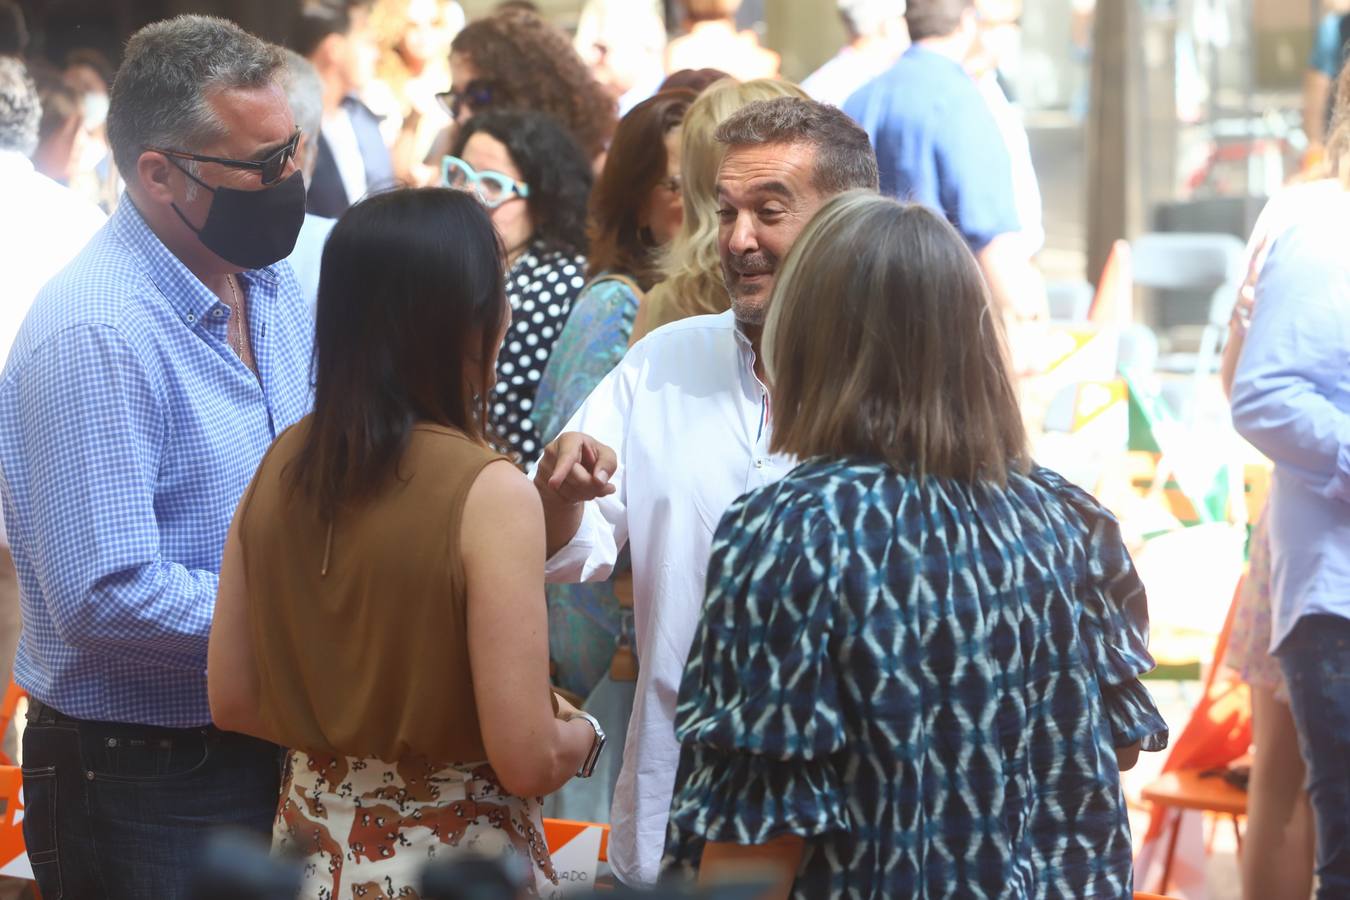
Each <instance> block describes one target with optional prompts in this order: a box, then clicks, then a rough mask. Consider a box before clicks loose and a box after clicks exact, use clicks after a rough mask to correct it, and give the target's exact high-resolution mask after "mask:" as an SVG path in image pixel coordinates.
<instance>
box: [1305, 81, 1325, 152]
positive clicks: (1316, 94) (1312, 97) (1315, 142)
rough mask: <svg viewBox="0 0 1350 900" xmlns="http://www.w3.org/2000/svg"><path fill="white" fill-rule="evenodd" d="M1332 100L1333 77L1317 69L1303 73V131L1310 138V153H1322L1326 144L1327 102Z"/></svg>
mask: <svg viewBox="0 0 1350 900" xmlns="http://www.w3.org/2000/svg"><path fill="white" fill-rule="evenodd" d="M1330 100H1331V78H1329V77H1328V76H1327V75H1326V74H1325V73H1323V72H1320V71H1318V70H1317V69H1308V70H1307V71H1306V72H1305V73H1304V74H1303V133H1304V135H1306V136H1307V138H1308V151H1307V152H1308V155H1309V156H1310V157H1311V156H1313V155H1314V154H1315V153H1316V154H1320V152H1321V150H1322V148H1323V147H1324V146H1325V144H1326V116H1327V103H1328V102H1330Z"/></svg>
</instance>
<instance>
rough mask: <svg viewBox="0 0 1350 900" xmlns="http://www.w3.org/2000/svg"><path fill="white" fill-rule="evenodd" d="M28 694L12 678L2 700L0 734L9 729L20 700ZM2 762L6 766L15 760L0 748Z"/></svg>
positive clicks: (0, 705)
mask: <svg viewBox="0 0 1350 900" xmlns="http://www.w3.org/2000/svg"><path fill="white" fill-rule="evenodd" d="M27 696H28V695H27V694H26V693H25V692H24V689H23V688H21V687H19V686H18V685H17V684H15V683H14V679H12V678H11V679H10V682H9V687H8V688H7V689H6V690H5V698H4V700H0V736H3V735H4V734H5V733H6V732H7V731H9V723H10V722H13V721H14V715H15V713H17V712H18V711H19V701H20V700H22V699H23V698H24V697H27ZM0 763H3V764H4V765H6V766H12V765H14V760H12V759H10V758H9V755H8V754H6V753H5V751H3V750H0Z"/></svg>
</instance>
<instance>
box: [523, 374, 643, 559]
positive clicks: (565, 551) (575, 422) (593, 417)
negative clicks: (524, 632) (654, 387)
mask: <svg viewBox="0 0 1350 900" xmlns="http://www.w3.org/2000/svg"><path fill="white" fill-rule="evenodd" d="M640 357H641V353H640V352H639V351H634V352H630V353H629V354H628V356H626V357H625V358H624V361H623V362H622V363H620V364H619V365H618V367H616V368H615V369H614V371H612V372H610V373H609V374H608V375H606V376H605V377H604V378H603V379H602V380H601V382H600V384H598V385H597V386H596V388H595V390H594V391H592V392H591V394H590V396H589V397H587V398H586V401H585V402H584V403H582V404H581V408H580V409H578V410H577V411H576V414H575V415H573V416H572V418H571V419H570V420H568V422H567V424H566V425H565V426H563V429H562V432H561V433H563V434H566V433H568V432H580V433H582V434H586V435H589V436H591V437H592V438H594V439H595V440H597V441H599V442H600V443H602V444H605V445H606V446H608V447H610V448H611V449H612V450H613V451H614V452H615V454H616V455H617V456H618V459H619V467H618V469H617V470H615V472H614V475H613V477H612V478H611V479H610V484H613V485H614V487H615V491H614V493H612V494H610V495H609V496H607V497H601V498H600V499H598V500H592V501H590V502H589V503H587V504H586V505H585V510H584V512H583V513H582V518H581V527H580V528H578V529H577V533H576V535H575V536H574V537H573V538H572V540H571V541H570V542H568V544H567V545H566V546H565V547H563V548H562V549H561V550H559V551H558V552H557V553H555V554H554V555H553V556H552V557H551V558H550V559H549V560H548V563H547V564H546V566H545V569H544V578H545V580H546V581H548V582H550V583H553V584H569V583H577V582H587V581H604V580H605V579H606V578H608V577H609V576H610V573H611V572H612V571H613V570H614V564H615V563H616V562H617V561H618V558H619V551H620V550H622V549H623V547H624V544H626V543H627V542H628V505H627V491H626V485H625V480H624V450H625V448H626V446H627V443H628V441H627V437H628V424H629V418H630V413H631V411H632V408H633V395H634V389H635V386H636V384H637V380H638V375H639V370H640V366H641V363H640V359H639V358H640ZM538 468H539V464H538V463H537V462H536V463H535V465H534V467H533V468H532V469H531V471H530V475H531V477H533V475H534V473H535V472H536V471H537V470H538Z"/></svg>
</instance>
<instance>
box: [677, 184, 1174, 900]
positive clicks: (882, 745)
mask: <svg viewBox="0 0 1350 900" xmlns="http://www.w3.org/2000/svg"><path fill="white" fill-rule="evenodd" d="M824 286H828V288H827V289H826V290H822V287H824ZM764 347H765V351H766V363H767V365H768V368H769V372H770V376H771V378H772V379H773V389H774V392H773V409H772V412H773V427H774V437H773V445H774V450H776V451H780V452H787V453H792V454H794V455H796V456H797V457H798V458H799V459H801V460H803V462H802V464H801V465H800V466H799V467H798V468H797V469H796V470H794V471H793V472H792V473H791V474H790V475H788V477H787V478H785V479H784V480H783V481H781V482H779V483H778V484H776V485H774V486H771V487H767V488H762V489H760V490H757V491H755V492H753V493H751V494H749V495H747V496H745V497H743V498H742V499H741V500H740V501H738V502H737V503H736V504H735V505H733V506H732V508H731V509H730V510H729V511H728V512H727V514H726V516H725V517H724V518H723V519H722V522H721V525H720V527H719V528H718V531H717V536H716V539H715V541H714V544H713V554H712V563H711V566H710V568H709V570H708V599H707V605H706V607H705V609H704V619H703V623H702V625H701V626H700V629H699V632H698V635H697V636H696V637H695V639H694V644H693V648H692V651H691V654H690V658H689V665H688V668H687V669H686V671H685V677H684V682H683V684H682V686H681V689H680V697H679V708H678V713H677V717H676V732H677V734H678V736H679V738H680V740H681V741H682V742H683V745H684V750H683V755H682V759H681V767H680V775H679V778H678V780H677V782H676V784H677V787H676V794H675V800H674V804H673V807H672V811H671V820H670V821H671V825H670V833H669V839H668V843H667V854H668V857H669V858H668V862H669V864H670V865H671V867H672V868H688V867H690V866H692V865H696V864H698V861H699V858H700V856H701V867H702V876H703V877H709V876H710V875H711V876H713V877H715V876H716V874H717V873H719V872H724V871H726V870H727V869H728V868H730V867H733V866H737V865H740V864H743V863H745V862H746V861H748V860H754V861H760V862H763V861H774V862H777V863H778V864H779V865H780V867H781V868H782V871H783V874H784V880H783V882H782V884H781V885H780V886H779V888H778V890H777V892H776V893H774V894H772V895H771V896H777V897H789V896H790V897H794V898H802V900H806V898H810V900H825V898H900V897H904V898H911V897H915V898H918V897H956V896H959V897H998V898H1048V897H1065V896H1072V897H1111V898H1119V897H1126V896H1129V894H1130V890H1131V847H1130V830H1129V823H1128V820H1127V818H1126V811H1125V800H1124V797H1123V795H1122V793H1121V788H1120V770H1121V769H1124V768H1128V767H1129V766H1131V765H1133V763H1134V760H1135V758H1136V756H1137V754H1138V752H1139V750H1140V749H1143V750H1160V749H1162V748H1163V747H1164V746H1166V742H1167V727H1166V724H1165V723H1164V722H1163V721H1162V719H1161V717H1160V716H1159V715H1158V712H1157V710H1156V708H1155V707H1154V705H1153V702H1152V700H1151V698H1150V697H1149V695H1148V693H1147V691H1146V690H1145V689H1144V687H1143V686H1142V685H1141V684H1140V683H1139V676H1140V675H1142V674H1143V673H1145V672H1147V671H1148V670H1149V669H1150V668H1152V666H1153V661H1152V659H1151V658H1150V657H1149V654H1148V650H1147V647H1146V645H1147V640H1148V611H1147V603H1146V598H1145V596H1144V588H1143V585H1142V584H1140V582H1139V578H1138V576H1137V575H1136V573H1135V569H1134V566H1133V564H1132V563H1131V561H1130V557H1129V554H1128V553H1127V552H1126V550H1125V547H1124V545H1123V543H1122V540H1121V534H1120V529H1119V526H1118V524H1117V523H1116V521H1115V519H1114V518H1113V517H1112V516H1111V514H1110V513H1108V512H1107V511H1106V510H1105V509H1103V508H1102V507H1101V506H1100V505H1099V504H1098V503H1097V502H1096V501H1095V500H1094V499H1093V498H1092V497H1090V496H1089V495H1088V494H1086V493H1084V492H1083V491H1081V490H1079V489H1078V488H1075V487H1073V486H1072V485H1070V484H1069V483H1067V482H1066V481H1064V480H1063V479H1062V478H1060V477H1059V476H1058V475H1056V474H1055V473H1053V472H1050V471H1047V470H1045V469H1040V468H1036V467H1035V466H1033V465H1032V464H1031V462H1030V459H1029V456H1028V450H1027V440H1026V435H1025V433H1024V430H1023V426H1022V420H1021V417H1020V414H1019V412H1018V406H1017V396H1016V392H1015V390H1014V387H1013V384H1012V380H1011V378H1010V376H1009V370H1008V361H1007V359H1008V355H1007V350H1006V346H1005V341H1004V336H1003V327H1002V324H1001V322H1000V317H999V315H998V314H997V313H996V312H995V310H994V309H993V308H992V307H991V306H990V301H989V298H988V291H987V289H986V287H985V285H984V282H983V279H982V278H981V276H980V272H979V268H978V265H977V264H976V262H975V259H974V258H973V257H972V256H971V254H970V252H969V250H967V249H966V246H965V244H964V242H963V241H962V240H961V238H960V237H959V236H958V235H957V234H956V232H955V231H954V230H953V229H952V228H951V226H949V225H948V224H947V223H946V221H944V220H943V219H942V218H940V217H939V216H938V215H936V214H934V213H932V212H929V211H928V210H926V209H923V208H922V207H918V206H913V205H902V204H899V203H896V202H894V201H891V200H885V199H881V198H878V197H875V196H869V195H863V194H856V193H855V194H849V195H844V196H843V197H841V198H838V199H836V200H834V201H832V202H831V203H830V204H829V205H827V206H826V207H825V208H824V209H823V210H822V211H821V212H820V213H819V214H818V215H817V217H816V218H815V220H814V221H813V222H812V223H811V225H810V226H809V227H808V228H807V230H806V233H805V234H804V235H803V237H802V239H801V240H799V241H798V243H797V245H796V246H795V247H794V249H793V252H792V253H791V255H790V256H789V257H788V261H787V263H786V267H785V269H784V271H783V274H782V276H781V277H780V279H779V285H778V288H777V291H776V293H775V296H774V300H773V305H772V307H771V311H770V313H769V321H768V323H767V325H766V334H765V339H764Z"/></svg>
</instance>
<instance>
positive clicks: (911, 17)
mask: <svg viewBox="0 0 1350 900" xmlns="http://www.w3.org/2000/svg"><path fill="white" fill-rule="evenodd" d="M974 5H975V0H909V2H908V3H907V4H906V5H905V24H906V25H908V26H909V38H910V40H912V41H922V40H924V39H926V38H938V37H946V36H947V35H949V34H951V33H952V32H953V31H955V30H956V29H957V28H958V27H960V25H961V16H962V15H964V14H965V11H966V10H968V9H970V8H971V7H972V6H974Z"/></svg>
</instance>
